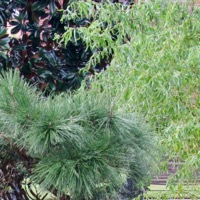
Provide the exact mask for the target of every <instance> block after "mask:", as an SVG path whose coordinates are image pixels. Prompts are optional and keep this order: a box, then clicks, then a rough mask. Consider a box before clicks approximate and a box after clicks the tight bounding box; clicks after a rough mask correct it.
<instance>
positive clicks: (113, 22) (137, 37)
mask: <svg viewBox="0 0 200 200" xmlns="http://www.w3.org/2000/svg"><path fill="white" fill-rule="evenodd" d="M199 16H200V10H199V8H195V7H194V8H192V9H191V7H189V6H188V5H187V4H186V5H181V4H175V3H168V2H165V3H164V2H163V1H161V2H159V1H156V2H153V3H152V2H150V1H149V3H147V2H146V3H144V4H140V5H135V6H126V7H124V6H122V5H120V4H111V3H109V2H107V3H105V4H103V5H102V4H97V3H95V2H92V1H78V2H74V3H72V4H71V5H70V6H69V7H68V8H67V9H66V10H65V12H64V15H63V17H62V20H63V21H65V20H72V21H76V20H77V19H79V18H83V17H85V18H86V19H92V21H91V22H90V23H89V24H87V25H85V26H81V27H79V28H73V27H72V28H71V29H68V30H66V32H65V33H64V34H63V35H62V36H61V37H60V36H58V35H57V36H56V39H58V40H60V41H61V42H65V44H68V42H69V41H70V40H71V38H73V39H74V40H77V41H79V39H80V38H81V40H82V41H83V42H84V44H85V45H86V46H87V47H88V48H91V49H92V50H93V51H94V50H95V49H96V53H95V54H93V56H92V57H91V58H90V60H89V61H88V63H87V65H88V67H90V66H92V65H94V64H95V63H98V62H99V60H100V59H101V58H104V57H107V56H109V55H112V57H113V59H112V62H111V64H110V66H109V69H108V70H107V71H106V73H102V74H101V75H100V76H98V78H97V80H96V81H95V82H94V83H93V87H97V88H99V87H100V88H101V90H102V91H104V92H106V91H108V90H109V91H112V94H113V96H119V98H120V99H119V102H118V106H119V107H121V108H123V109H126V110H127V111H137V112H139V113H141V114H142V115H145V117H146V119H147V121H148V122H150V123H151V124H152V127H154V130H155V131H156V132H157V134H158V136H159V138H160V139H159V140H160V144H161V145H162V147H163V149H164V150H165V156H164V164H165V163H167V162H168V160H177V161H178V162H181V163H182V165H181V166H180V169H179V170H178V172H177V173H176V174H175V176H174V177H173V179H172V180H171V182H170V186H172V185H173V183H175V185H173V187H172V189H173V190H174V191H173V192H174V193H179V192H180V193H184V188H183V187H182V186H183V184H184V185H185V184H186V183H188V182H189V183H191V182H194V183H195V181H198V176H197V172H198V170H199V166H200V159H199V143H200V135H199V116H200V112H199V111H200V110H199V107H200V96H199V88H200V84H199V83H200V81H199V74H200V68H199V66H200V59H199V52H200V45H199V44H200V34H199V27H200V21H199ZM95 83H96V86H95ZM174 181H175V182H174ZM177 182H178V183H177ZM177 189H178V190H177ZM185 192H187V191H185ZM197 198H198V197H197Z"/></svg>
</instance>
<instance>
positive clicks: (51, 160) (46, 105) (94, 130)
mask: <svg viewBox="0 0 200 200" xmlns="http://www.w3.org/2000/svg"><path fill="white" fill-rule="evenodd" d="M111 97H112V96H110V95H108V94H105V93H102V92H100V91H96V90H95V91H94V90H90V91H88V92H85V91H84V88H81V89H80V90H79V91H78V92H77V93H75V94H74V95H71V94H61V95H58V96H54V95H50V96H49V97H43V96H42V94H41V93H40V92H38V91H37V90H36V88H35V87H34V86H30V85H28V84H27V83H26V82H25V81H24V80H23V79H21V78H20V76H19V73H18V72H17V71H14V72H13V71H9V72H6V73H3V74H2V75H1V77H0V124H1V126H0V132H1V133H2V137H0V141H1V142H4V141H8V144H9V145H11V144H14V145H15V146H16V147H17V148H19V149H21V150H22V149H23V150H24V151H25V152H26V155H28V156H30V157H31V158H32V159H33V160H34V162H35V164H34V165H31V167H32V169H30V170H29V172H26V173H27V175H28V174H29V175H31V180H32V181H34V182H36V183H39V184H40V185H41V187H44V188H46V189H48V190H50V191H52V192H53V193H54V194H56V195H57V196H63V195H70V197H71V198H72V199H76V200H78V199H92V198H94V199H95V198H96V197H95V195H96V194H100V193H101V195H103V196H101V199H104V198H106V196H109V195H114V194H117V193H118V192H119V189H120V187H122V185H123V184H124V183H125V182H126V178H128V177H131V178H132V179H133V180H134V184H135V186H138V187H139V184H143V185H144V184H147V179H148V178H149V173H150V171H151V168H152V166H153V163H154V158H155V155H156V154H155V147H156V140H155V136H154V135H153V134H151V133H150V131H149V129H148V128H145V127H147V126H146V125H145V123H144V122H143V121H141V120H139V118H138V116H136V115H135V114H131V113H124V112H121V111H120V110H118V109H117V108H116V106H115V104H116V99H113V98H111ZM0 144H1V143H0Z"/></svg>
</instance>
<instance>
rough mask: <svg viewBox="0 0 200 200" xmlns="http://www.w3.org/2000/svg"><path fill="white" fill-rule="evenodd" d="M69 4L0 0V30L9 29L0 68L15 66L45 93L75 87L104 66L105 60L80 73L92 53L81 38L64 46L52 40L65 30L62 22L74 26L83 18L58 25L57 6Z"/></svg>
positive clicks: (36, 0) (64, 0) (46, 0)
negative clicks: (6, 46) (7, 41)
mask: <svg viewBox="0 0 200 200" xmlns="http://www.w3.org/2000/svg"><path fill="white" fill-rule="evenodd" d="M69 3H70V1H66V0H63V1H58V0H43V1H41V0H26V1H24V0H18V1H15V0H11V1H8V0H0V27H1V28H0V29H2V27H4V28H5V27H7V28H9V30H11V31H10V32H11V35H10V42H9V44H8V47H9V49H7V51H4V57H3V58H1V63H0V67H1V68H4V69H5V68H16V69H19V70H20V72H21V75H23V76H24V77H25V78H26V79H27V80H28V81H30V82H32V83H37V84H38V85H39V86H40V88H41V89H42V90H46V91H47V92H50V91H66V90H69V89H76V88H78V87H80V83H81V81H82V79H83V78H84V77H85V76H86V75H87V74H93V73H94V71H98V70H100V69H102V68H104V65H105V64H104V63H105V62H107V61H102V64H101V65H98V66H93V67H91V69H90V70H89V71H87V73H84V74H83V73H81V72H80V69H82V68H84V67H85V63H86V62H87V61H88V59H89V57H90V56H91V55H92V52H91V51H90V50H89V49H88V50H87V51H86V50H85V46H84V44H83V43H82V42H81V40H79V42H76V43H75V42H74V41H71V42H70V43H68V45H67V46H66V47H63V45H58V44H57V43H56V42H55V41H54V40H53V37H54V34H55V33H56V34H63V33H64V32H65V29H64V25H65V26H69V27H71V26H74V27H75V26H79V24H81V23H83V21H84V19H83V20H77V21H76V22H75V23H72V22H71V21H68V22H66V23H65V24H61V22H60V18H61V16H62V10H61V9H66V8H67V6H68V4H69ZM2 34H3V35H4V38H2ZM7 39H9V36H8V35H6V36H5V33H4V32H2V30H1V31H0V40H1V41H2V42H5V40H7ZM2 42H1V43H0V44H1V45H2V44H3V43H2ZM2 50H3V49H1V50H0V51H2ZM4 50H5V49H4ZM1 55H3V54H2V53H1Z"/></svg>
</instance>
